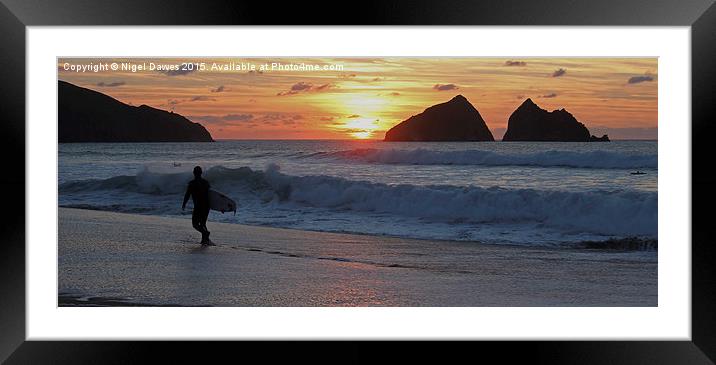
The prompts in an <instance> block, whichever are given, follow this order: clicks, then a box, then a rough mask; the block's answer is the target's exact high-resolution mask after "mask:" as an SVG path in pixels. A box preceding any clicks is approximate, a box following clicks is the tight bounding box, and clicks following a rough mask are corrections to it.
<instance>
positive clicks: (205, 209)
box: [181, 166, 211, 245]
mask: <svg viewBox="0 0 716 365" xmlns="http://www.w3.org/2000/svg"><path fill="white" fill-rule="evenodd" d="M201 173H202V171H201V167H199V166H196V167H194V180H191V181H189V185H187V187H186V193H185V194H184V202H183V203H182V205H181V209H182V210H184V208H185V207H186V202H187V201H189V196H191V198H192V202H193V203H194V210H193V211H192V213H191V225H192V226H193V227H194V229H196V230H197V231H199V232H201V244H202V245H207V244H211V240H209V230H208V229H206V220H207V219H208V218H209V188H210V186H209V182H208V181H206V180H205V179H203V178H202V177H201Z"/></svg>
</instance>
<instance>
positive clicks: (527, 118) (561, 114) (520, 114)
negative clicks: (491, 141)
mask: <svg viewBox="0 0 716 365" xmlns="http://www.w3.org/2000/svg"><path fill="white" fill-rule="evenodd" d="M602 138H606V141H608V140H609V137H607V136H606V135H605V136H604V137H602ZM502 140H503V141H549V142H590V141H593V140H600V141H601V140H602V139H601V138H597V137H594V136H591V135H590V134H589V130H588V129H587V127H585V126H584V124H582V123H580V122H579V121H577V119H575V118H574V116H573V115H572V114H570V113H569V112H568V111H566V110H564V109H560V110H555V111H551V112H548V111H546V110H544V109H542V108H540V107H538V106H537V105H536V104H535V103H534V102H532V99H527V100H525V102H524V103H522V105H520V106H519V107H518V108H517V109H516V110H515V111H514V112H513V113H512V115H510V119H509V121H508V122H507V131H506V132H505V136H504V137H502Z"/></svg>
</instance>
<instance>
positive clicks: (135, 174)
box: [58, 140, 658, 248]
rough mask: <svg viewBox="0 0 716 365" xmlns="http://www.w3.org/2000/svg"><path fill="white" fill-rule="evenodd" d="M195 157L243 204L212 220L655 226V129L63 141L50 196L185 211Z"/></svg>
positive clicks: (565, 230)
mask: <svg viewBox="0 0 716 365" xmlns="http://www.w3.org/2000/svg"><path fill="white" fill-rule="evenodd" d="M196 165H200V166H202V168H203V169H204V171H205V173H204V177H205V178H206V179H207V180H208V181H209V182H210V184H211V185H212V187H213V188H214V189H216V190H218V191H221V192H223V193H225V194H226V195H228V196H230V197H231V198H233V199H234V200H236V201H237V203H238V205H239V208H238V211H237V212H236V215H234V214H233V213H224V214H221V213H219V212H213V211H212V212H211V214H210V216H209V223H208V227H209V230H211V222H226V223H239V224H247V225H256V226H270V227H282V228H292V229H301V230H311V231H327V232H344V233H356V234H371V235H384V236H396V237H404V238H417V239H432V240H441V241H443V240H450V241H467V242H479V243H485V244H507V245H527V246H536V247H568V248H579V247H591V248H594V247H595V243H594V242H605V245H606V244H607V242H612V243H613V242H614V240H619V239H623V238H630V239H631V238H637V239H639V240H641V239H643V240H649V241H654V240H657V238H658V237H657V216H658V215H657V206H658V204H657V202H658V190H657V189H658V158H657V142H656V141H613V142H608V143H564V142H562V143H549V142H475V143H472V142H459V143H438V142H431V143H423V142H414V143H413V142H393V143H391V142H382V141H344V140H340V141H339V140H335V141H325V140H320V141H304V140H301V141H296V140H290V141H289V140H281V141H279V140H273V141H271V140H260V141H259V140H257V141H244V140H241V141H238V140H236V141H218V142H215V143H126V144H125V143H77V144H60V145H59V176H58V191H59V202H58V203H59V206H62V207H75V208H85V209H94V210H105V211H114V212H126V213H135V214H148V215H158V216H169V217H186V218H189V216H190V214H191V213H190V211H191V209H187V210H186V211H182V210H181V203H182V198H183V194H184V189H185V188H186V184H187V182H188V181H189V180H191V178H192V174H191V170H192V169H193V167H194V166H196ZM637 170H638V171H642V172H644V173H645V174H643V175H632V174H631V173H632V172H634V171H637ZM190 205H191V203H189V206H190ZM187 224H188V223H187ZM585 242H589V243H590V244H589V245H585Z"/></svg>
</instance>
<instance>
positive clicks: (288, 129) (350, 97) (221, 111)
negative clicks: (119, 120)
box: [58, 58, 658, 139]
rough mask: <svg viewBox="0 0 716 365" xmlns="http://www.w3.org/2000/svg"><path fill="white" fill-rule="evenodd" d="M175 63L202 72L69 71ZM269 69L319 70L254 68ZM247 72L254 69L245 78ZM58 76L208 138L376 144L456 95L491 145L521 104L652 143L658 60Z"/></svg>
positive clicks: (358, 61)
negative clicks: (170, 114)
mask: <svg viewBox="0 0 716 365" xmlns="http://www.w3.org/2000/svg"><path fill="white" fill-rule="evenodd" d="M182 62H190V63H202V62H203V63H204V67H205V69H204V70H196V67H195V69H194V70H193V71H190V70H182V69H179V70H166V69H165V70H157V69H154V70H136V71H135V72H132V71H131V70H124V71H123V70H122V69H121V68H120V69H118V70H116V71H113V70H111V69H108V70H98V72H94V71H93V70H85V72H77V71H75V69H74V68H75V67H76V66H78V65H90V64H91V65H99V64H110V65H111V64H112V63H117V64H118V65H122V64H123V63H131V64H132V65H134V66H137V65H145V66H147V67H149V66H150V64H154V65H155V66H156V65H164V66H166V65H179V64H181V63H182ZM272 63H273V64H275V63H281V64H282V65H284V66H286V65H289V64H293V65H300V64H308V65H315V66H317V67H318V68H321V70H276V69H273V70H272V69H270V68H269V69H266V70H260V66H261V65H269V66H270V65H271V64H272ZM214 65H216V66H218V67H219V68H220V69H212V66H214ZM249 65H253V66H254V67H256V69H255V70H245V69H241V66H249ZM68 66H72V69H67V68H68ZM324 67H325V68H327V70H323V69H322V68H324ZM227 68H229V69H227ZM341 68H342V69H341ZM58 78H59V79H60V80H64V81H67V82H70V83H73V84H76V85H79V86H82V87H87V88H90V89H93V90H96V91H99V92H102V93H105V94H107V95H110V96H112V97H114V98H116V99H118V100H120V101H122V102H125V103H131V104H132V105H136V106H138V105H141V104H147V105H149V106H152V107H155V108H160V109H165V110H173V111H174V112H176V113H179V114H182V115H184V116H185V117H187V118H189V119H190V120H192V121H194V122H199V123H202V124H203V125H204V126H205V127H206V128H207V129H208V130H209V132H211V134H212V136H213V137H214V138H215V139H346V138H348V139H382V138H383V136H384V134H385V131H386V130H388V129H389V128H391V127H392V126H394V125H396V124H398V123H399V122H401V121H402V120H405V119H407V118H408V117H410V116H411V115H415V114H418V113H420V112H422V111H423V110H424V109H425V108H427V107H429V106H431V105H434V104H437V103H441V102H445V101H448V100H450V99H451V98H452V97H453V96H455V95H458V94H462V95H464V96H465V97H466V98H467V99H468V100H469V101H470V102H471V103H472V105H474V106H475V108H477V110H478V111H479V112H480V114H481V115H482V117H483V118H484V119H485V121H486V122H487V125H488V127H489V128H490V130H491V131H492V133H493V135H494V136H495V138H496V139H501V138H502V135H503V134H504V131H505V128H506V127H507V120H508V118H509V116H510V114H511V113H512V112H513V111H514V110H515V108H517V106H519V105H520V104H521V103H522V102H523V101H524V100H525V99H526V98H528V97H529V98H532V100H533V101H534V102H535V103H536V104H537V105H539V106H540V107H542V108H544V109H548V110H550V111H551V110H554V109H561V108H565V109H567V110H568V111H569V112H571V113H572V114H573V115H574V116H575V117H576V118H577V119H578V120H579V121H580V122H582V123H584V124H585V125H586V126H587V128H589V130H590V131H591V132H592V134H595V135H601V134H605V133H606V134H609V136H610V137H611V138H612V139H656V138H657V89H658V88H657V86H658V69H657V59H656V58H622V59H617V58H335V59H329V58H284V59H281V58H272V59H260V58H248V59H228V58H226V59H218V58H212V59H198V58H191V59H166V58H161V59H144V58H140V59H137V58H134V59H106V58H103V59H87V58H82V59H58Z"/></svg>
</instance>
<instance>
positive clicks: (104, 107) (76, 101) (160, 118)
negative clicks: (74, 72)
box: [57, 81, 214, 143]
mask: <svg viewBox="0 0 716 365" xmlns="http://www.w3.org/2000/svg"><path fill="white" fill-rule="evenodd" d="M57 95H58V96H57V99H58V104H59V105H58V141H59V143H69V142H213V141H214V139H213V138H212V137H211V134H210V133H209V132H208V131H207V130H206V128H204V126H202V125H201V124H199V123H194V122H192V121H190V120H189V119H187V118H185V117H183V116H181V115H179V114H176V113H174V112H168V111H166V110H161V109H156V108H152V107H150V106H147V105H140V106H138V107H135V106H131V105H127V104H125V103H122V102H120V101H119V100H116V99H114V98H112V97H110V96H108V95H105V94H102V93H100V92H97V91H93V90H90V89H86V88H83V87H79V86H76V85H73V84H70V83H68V82H65V81H58V90H57Z"/></svg>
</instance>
